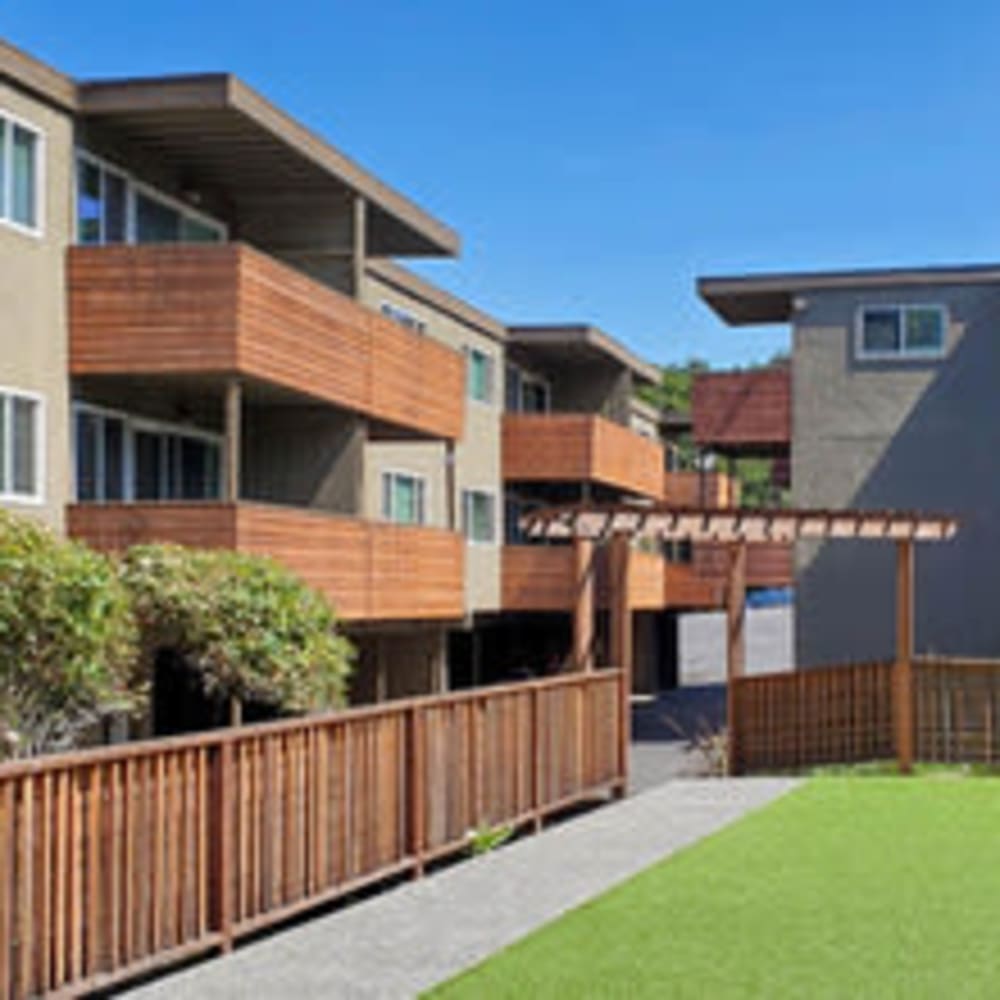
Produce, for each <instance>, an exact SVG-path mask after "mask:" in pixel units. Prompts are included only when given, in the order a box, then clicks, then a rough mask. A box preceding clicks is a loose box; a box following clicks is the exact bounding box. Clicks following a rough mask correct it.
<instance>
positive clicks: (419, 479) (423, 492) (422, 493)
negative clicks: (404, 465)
mask: <svg viewBox="0 0 1000 1000" xmlns="http://www.w3.org/2000/svg"><path fill="white" fill-rule="evenodd" d="M380 473H381V474H380V475H379V518H380V519H381V520H382V521H384V522H385V523H386V524H398V525H401V526H402V527H410V528H414V527H417V528H419V527H425V526H426V525H427V524H428V520H427V515H428V511H429V503H428V498H429V496H430V487H429V485H428V482H427V477H426V476H425V475H423V474H422V473H419V472H414V471H413V470H412V469H398V468H390V469H381V470H380ZM386 479H391V480H393V481H394V482H395V480H397V479H411V480H413V482H414V483H415V484H419V491H418V495H419V497H418V505H417V506H418V508H419V509H418V513H419V519H418V520H416V521H400V520H397V519H396V517H395V516H394V513H395V512H394V510H393V509H392V508H393V506H394V500H393V498H394V497H395V493H394V492H392V491H390V500H389V507H390V510H389V511H388V512H387V511H386V509H385V481H386Z"/></svg>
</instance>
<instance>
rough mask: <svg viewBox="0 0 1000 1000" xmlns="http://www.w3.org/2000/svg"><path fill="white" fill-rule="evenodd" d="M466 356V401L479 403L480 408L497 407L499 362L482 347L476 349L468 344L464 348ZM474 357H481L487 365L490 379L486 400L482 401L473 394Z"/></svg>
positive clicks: (488, 380)
mask: <svg viewBox="0 0 1000 1000" xmlns="http://www.w3.org/2000/svg"><path fill="white" fill-rule="evenodd" d="M462 351H463V353H464V354H465V396H466V399H469V400H471V401H472V402H473V403H478V404H479V405H480V406H490V407H492V406H495V405H496V398H497V360H496V356H495V355H494V354H491V353H490V352H489V351H485V350H483V349H482V348H481V347H474V346H473V345H472V344H466V345H465V346H464V347H463V348H462ZM474 355H478V356H479V357H481V358H482V359H483V360H484V361H485V362H486V365H487V373H488V379H487V384H486V390H487V391H486V396H487V398H486V399H480V398H479V396H474V395H473V394H472V359H473V356H474Z"/></svg>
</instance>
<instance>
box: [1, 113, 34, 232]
mask: <svg viewBox="0 0 1000 1000" xmlns="http://www.w3.org/2000/svg"><path fill="white" fill-rule="evenodd" d="M41 171H42V137H41V133H40V132H39V131H37V129H34V128H32V127H31V126H30V125H27V124H25V123H23V122H18V121H15V120H14V119H13V118H10V117H8V116H6V115H4V114H2V113H0V220H3V221H4V222H6V223H7V224H8V225H13V226H16V227H17V228H19V229H26V230H28V231H30V232H38V231H39V230H40V229H41V192H42V182H41Z"/></svg>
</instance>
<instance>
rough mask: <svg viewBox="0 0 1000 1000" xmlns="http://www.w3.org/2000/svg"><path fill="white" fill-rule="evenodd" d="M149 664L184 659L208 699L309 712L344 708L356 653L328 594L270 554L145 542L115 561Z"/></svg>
mask: <svg viewBox="0 0 1000 1000" xmlns="http://www.w3.org/2000/svg"><path fill="white" fill-rule="evenodd" d="M121 578H122V581H123V582H124V584H125V586H126V588H127V589H128V591H129V593H130V594H131V595H132V602H133V608H134V611H135V615H136V620H137V622H138V625H139V630H140V634H141V637H142V644H143V647H144V649H145V652H146V658H147V662H151V660H152V657H153V656H155V654H156V652H157V651H158V650H161V649H170V650H173V651H174V652H175V653H177V654H179V655H180V656H182V657H183V658H184V660H185V662H186V663H187V664H188V665H189V666H190V667H191V668H192V669H193V670H194V671H195V672H196V673H197V674H198V675H199V676H200V678H201V681H202V685H203V687H204V690H205V693H206V695H209V696H222V697H237V698H239V699H241V700H247V701H249V700H253V701H260V702H265V703H267V704H270V705H274V706H276V707H278V708H280V709H281V710H283V711H289V712H309V711H315V710H318V709H321V708H328V707H333V706H337V705H341V704H343V701H344V692H345V687H346V682H347V678H348V676H349V675H350V670H351V661H352V656H353V651H352V648H351V645H350V643H349V642H348V641H347V639H345V638H344V637H343V636H342V635H340V634H338V632H337V624H338V623H337V617H336V615H335V613H334V611H333V609H332V608H331V606H330V604H329V603H328V602H327V601H326V599H325V598H324V597H323V596H322V595H321V594H319V593H317V592H316V591H313V590H311V589H310V588H308V587H307V586H306V585H305V584H303V583H302V582H301V581H300V580H299V579H298V578H297V577H295V576H294V575H292V574H291V573H289V572H288V571H287V570H285V569H284V568H282V567H281V566H279V565H278V564H277V563H275V562H273V561H272V560H270V559H266V558H263V557H260V556H251V555H246V554H244V553H239V552H230V551H221V550H220V551H216V550H201V549H187V548H182V547H180V546H176V545H141V546H136V547H135V548H133V549H130V550H129V551H128V553H126V555H125V556H124V557H123V559H122V562H121Z"/></svg>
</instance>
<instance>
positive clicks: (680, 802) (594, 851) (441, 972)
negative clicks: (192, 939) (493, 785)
mask: <svg viewBox="0 0 1000 1000" xmlns="http://www.w3.org/2000/svg"><path fill="white" fill-rule="evenodd" d="M795 784H796V782H795V781H794V780H786V779H771V778H760V779H748V778H744V779H740V780H735V781H733V780H728V781H726V780H720V779H716V780H704V781H673V782H669V783H667V784H664V785H661V786H659V787H658V788H654V789H651V790H649V791H646V792H643V793H642V794H639V795H635V796H634V797H632V798H629V799H625V800H624V801H622V802H618V803H614V804H613V805H609V806H606V807H604V808H600V809H595V810H594V811H592V812H588V813H587V814H585V815H583V816H581V817H579V818H577V819H573V820H571V821H568V822H565V823H561V824H559V825H556V826H553V827H551V828H550V829H548V830H546V831H545V832H544V833H542V834H540V835H539V836H535V837H527V838H525V839H524V840H520V841H518V842H516V843H514V844H511V845H509V846H508V847H505V848H502V849H501V850H498V851H495V852H493V853H491V854H487V855H484V856H483V857H480V858H477V859H475V860H471V861H467V862H464V863H462V864H459V865H455V866H454V867H451V868H448V869H446V870H445V871H442V872H439V873H438V874H435V875H432V876H430V877H428V878H426V879H423V880H420V881H414V882H410V883H407V884H406V885H404V886H402V887H400V888H397V889H394V890H391V891H388V892H385V893H383V894H382V895H379V896H375V897H373V898H371V899H369V900H367V901H365V902H362V903H358V904H356V905H353V906H350V907H345V908H344V909H343V910H340V911H338V912H336V913H334V914H332V915H330V916H325V917H318V918H316V919H314V920H311V921H308V922H307V923H304V924H302V925H300V926H297V927H295V928H292V929H289V930H286V931H280V932H277V933H275V934H274V935H273V936H271V937H269V938H267V939H265V940H263V941H259V942H256V943H254V944H250V945H247V946H246V947H244V948H238V949H237V950H236V951H235V952H233V953H232V954H230V955H227V956H225V957H223V958H219V959H214V960H210V961H207V962H204V963H202V964H199V965H197V966H194V967H191V968H189V969H186V970H184V971H183V972H179V973H177V974H175V975H172V976H166V977H164V978H162V979H159V980H157V981H155V982H153V983H150V984H147V985H145V986H143V987H141V988H139V989H137V990H135V991H133V992H132V993H131V994H130V995H131V996H134V997H150V998H152V997H170V998H177V997H191V998H195V997H197V998H199V1000H206V998H208V1000H211V998H219V997H255V998H257V997H292V998H294V1000H306V998H310V997H317V998H318V997H323V998H327V997H412V996H414V995H416V994H418V993H420V992H421V991H422V990H426V989H428V988H429V987H431V986H433V985H435V984H436V983H439V982H442V981H443V980H445V979H449V978H450V977H452V976H454V975H456V974H457V973H459V972H461V971H462V970H463V969H466V968H468V967H469V966H471V965H474V964H476V963H478V962H480V961H481V960H483V959H484V958H486V957H487V956H489V955H491V954H493V953H494V952H496V951H498V950H499V949H501V948H504V947H505V946H507V945H509V944H511V943H512V942H514V941H517V940H518V939H519V938H521V937H524V936H525V935H526V934H529V933H530V932H531V931H533V930H535V929H536V928H538V927H539V926H541V925H542V924H545V923H548V922H549V921H551V920H553V919H555V918H556V917H558V916H560V915H561V914H563V913H565V912H567V911H568V910H571V909H573V908H574V907H576V906H578V905H580V904H581V903H583V902H585V901H586V900H588V899H591V898H593V897H594V896H596V895H598V894H600V893H602V892H604V891H605V890H607V889H609V888H611V887H612V886H614V885H616V884H617V883H619V882H622V881H623V880H625V879H627V878H629V877H630V876H631V875H634V874H636V873H637V872H639V871H641V870H642V869H643V868H646V867H648V866H649V865H651V864H653V863H654V862H656V861H658V860H660V859H661V858H664V857H666V856H668V855H670V854H672V853H673V852H674V851H678V850H680V849H681V848H683V847H686V846H687V845H689V844H692V843H694V842H695V841H697V840H699V839H701V838H702V837H705V836H707V835H708V834H711V833H713V832H714V831H716V830H718V829H720V828H721V827H723V826H726V825H727V824H728V823H731V822H733V821H734V820H736V819H738V818H739V817H741V816H743V815H744V814H745V813H747V812H749V811H750V810H753V809H756V808H759V807H760V806H763V805H765V804H766V803H768V802H770V801H772V800H773V799H775V798H777V797H778V796H780V795H782V794H783V793H784V792H786V791H787V790H789V789H790V788H792V787H794V785H795Z"/></svg>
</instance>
